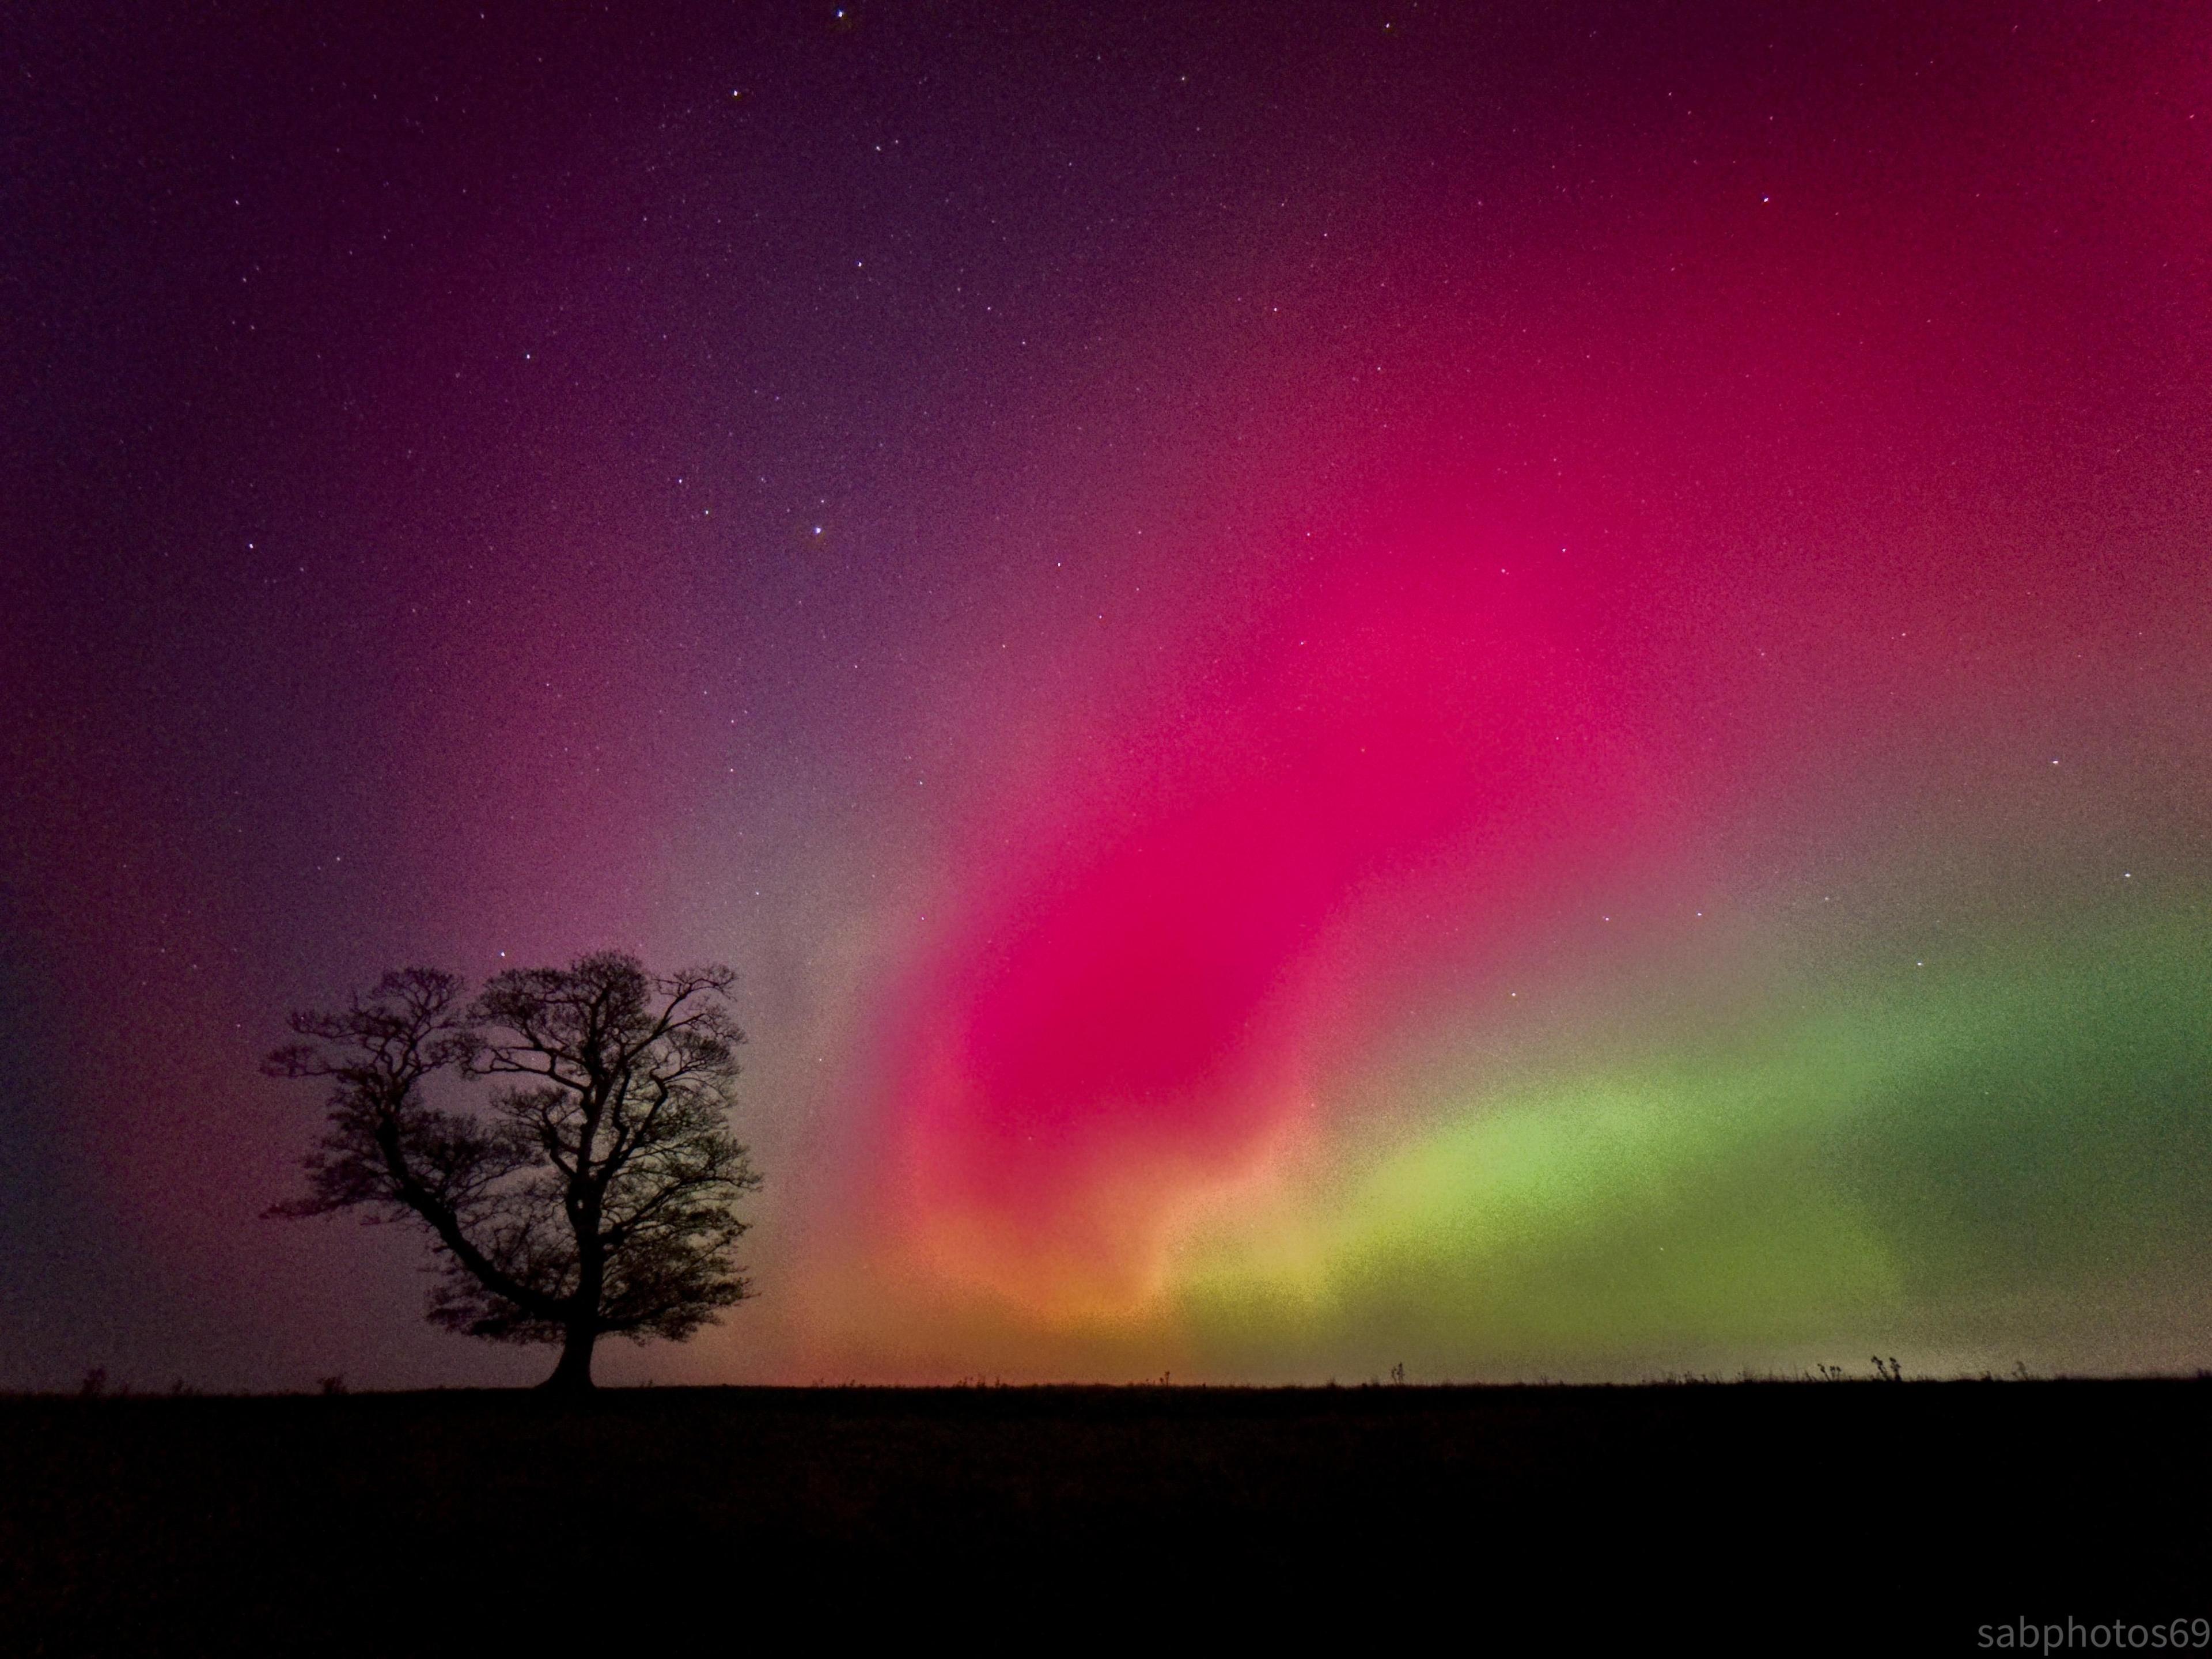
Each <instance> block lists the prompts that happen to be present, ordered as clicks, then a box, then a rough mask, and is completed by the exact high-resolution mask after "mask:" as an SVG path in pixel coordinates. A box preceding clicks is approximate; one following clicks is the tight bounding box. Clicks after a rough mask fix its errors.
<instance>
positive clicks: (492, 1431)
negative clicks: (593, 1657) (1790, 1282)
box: [0, 1381, 2212, 1653]
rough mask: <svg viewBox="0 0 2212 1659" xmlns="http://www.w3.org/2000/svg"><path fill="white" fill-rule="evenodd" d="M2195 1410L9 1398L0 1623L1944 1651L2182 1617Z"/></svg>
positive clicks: (332, 1639) (1536, 1395) (55, 1633)
mask: <svg viewBox="0 0 2212 1659" xmlns="http://www.w3.org/2000/svg"><path fill="white" fill-rule="evenodd" d="M2208 1415H2212V1385H2209V1384H2206V1383H2193V1382H2148V1381H2146V1382H2057V1383H1902V1384H1886V1383H1838V1384H1821V1383H1808V1384H1787V1383H1784V1384H1760V1383H1749V1384H1726V1385H1702V1384H1700V1385H1684V1386H1671V1385H1670V1386H1656V1387H1645V1388H1635V1389H1584V1388H1486V1389H1425V1388H1366V1389H1297V1390H1247V1389H1072V1388H1071V1389H1062V1388H1054V1389H904V1390H895V1389H703V1390H699V1389H648V1390H629V1391H622V1392H608V1393H605V1394H602V1395H598V1396H596V1397H593V1398H591V1399H589V1400H587V1401H583V1402H581V1403H576V1404H555V1403H552V1402H549V1401H546V1400H544V1399H543V1398H540V1397H538V1396H535V1395H526V1394H494V1393H449V1394H416V1395H355V1396H339V1397H331V1398H322V1397H284V1398H258V1399H196V1398H183V1399H158V1398H126V1399H113V1398H111V1399H99V1400H82V1401H80V1400H64V1399H51V1398H42V1399H14V1400H6V1401H0V1559H4V1562H5V1565H6V1571H7V1577H6V1580H5V1588H4V1597H5V1600H4V1604H0V1647H4V1648H5V1649H6V1650H8V1651H10V1652H27V1653H38V1652H82V1651H98V1652H113V1653H159V1652H173V1651H174V1652H199V1651H242V1652H295V1651H299V1652H332V1651H337V1652H382V1651H391V1652H415V1651H423V1650H432V1649H438V1648H444V1647H462V1646H466V1647H471V1648H477V1647H478V1646H480V1645H481V1644H484V1643H485V1642H487V1641H489V1647H490V1650H494V1651H497V1650H501V1649H502V1648H503V1647H505V1646H507V1645H508V1644H509V1643H510V1642H512V1641H517V1640H520V1639H522V1638H526V1637H528V1636H530V1635H532V1633H535V1632H546V1631H551V1632H556V1633H558V1634H560V1635H563V1636H568V1637H575V1638H580V1637H583V1636H586V1635H596V1634H601V1633H606V1634H611V1635H612V1636H613V1637H614V1638H617V1639H616V1640H615V1641H614V1643H613V1645H614V1646H616V1647H618V1648H619V1647H635V1646H637V1645H643V1646H645V1647H647V1648H659V1647H662V1646H664V1645H671V1646H672V1645H673V1644H671V1637H672V1635H673V1634H674V1632H679V1631H683V1630H688V1629H693V1628H697V1627H700V1626H706V1627H708V1628H710V1629H711V1628H713V1627H714V1626H716V1625H717V1624H718V1623H722V1622H723V1621H726V1625H725V1626H724V1628H723V1629H722V1632H721V1634H720V1636H719V1637H717V1638H714V1639H710V1640H709V1641H708V1642H706V1643H704V1644H701V1647H700V1649H699V1650H701V1651H709V1650H711V1651H717V1652H719V1651H723V1650H731V1651H734V1650H738V1649H748V1648H753V1647H757V1646H759V1645H761V1644H763V1641H764V1640H766V1639H767V1638H769V1632H772V1631H776V1630H781V1629H783V1628H785V1627H786V1626H787V1624H789V1623H791V1622H792V1621H796V1622H797V1623H798V1624H799V1626H802V1627H805V1628H809V1629H812V1630H814V1631H815V1632H817V1633H818V1634H820V1635H822V1636H823V1638H824V1639H827V1638H829V1637H830V1636H831V1635H833V1634H835V1633H836V1632H850V1631H852V1630H854V1629H855V1628H856V1627H862V1626H865V1627H869V1628H874V1629H879V1630H880V1629H885V1628H889V1629H891V1630H894V1631H903V1632H906V1633H907V1635H908V1636H909V1637H911V1638H916V1639H920V1638H924V1637H937V1638H943V1637H951V1638H956V1639H957V1638H960V1637H962V1636H975V1637H977V1638H988V1637H990V1636H991V1635H992V1633H993V1632H994V1631H996V1632H998V1633H999V1635H1000V1636H1001V1637H1004V1638H1012V1639H1016V1640H1019V1641H1022V1642H1023V1643H1024V1644H1025V1645H1042V1646H1047V1647H1053V1646H1058V1645H1060V1644H1062V1643H1063V1642H1065V1641H1072V1640H1075V1639H1077V1638H1079V1637H1081V1636H1085V1635H1091V1636H1103V1634H1105V1633H1106V1632H1108V1631H1109V1630H1110V1629H1111V1628H1112V1627H1114V1626H1117V1625H1120V1626H1129V1627H1131V1628H1133V1629H1135V1630H1138V1631H1139V1632H1141V1631H1142V1630H1143V1629H1144V1628H1145V1627H1146V1626H1147V1625H1148V1624H1149V1623H1152V1622H1153V1615H1154V1614H1156V1613H1157V1614H1159V1615H1160V1616H1161V1617H1162V1618H1166V1619H1168V1620H1170V1622H1169V1623H1168V1624H1167V1625H1165V1626H1159V1627H1158V1628H1159V1629H1160V1630H1161V1631H1172V1632H1186V1633H1187V1632H1189V1631H1190V1630H1191V1629H1193V1628H1194V1626H1192V1624H1191V1622H1190V1620H1191V1615H1190V1614H1189V1613H1188V1611H1183V1610H1180V1609H1187V1608H1188V1607H1189V1605H1190V1604H1191V1603H1192V1602H1194V1601H1195V1602H1196V1603H1198V1604H1199V1606H1200V1608H1201V1609H1203V1608H1206V1607H1211V1609H1212V1613H1213V1614H1214V1616H1215V1617H1216V1618H1218V1620H1221V1621H1223V1626H1224V1628H1225V1629H1226V1628H1232V1627H1236V1628H1246V1629H1249V1628H1251V1627H1252V1626H1254V1625H1255V1624H1273V1625H1280V1624H1282V1623H1284V1622H1285V1621H1286V1620H1287V1621H1291V1622H1297V1621H1301V1620H1308V1619H1311V1620H1332V1621H1340V1620H1350V1621H1352V1628H1353V1629H1355V1630H1359V1631H1364V1632H1365V1636H1366V1637H1367V1638H1369V1640H1367V1641H1363V1642H1362V1645H1363V1646H1364V1645H1369V1644H1386V1645H1403V1644H1407V1643H1412V1642H1415V1641H1419V1643H1420V1644H1421V1645H1429V1644H1430V1641H1429V1638H1425V1637H1422V1636H1419V1634H1417V1632H1419V1631H1421V1630H1424V1629H1426V1628H1428V1625H1427V1620H1426V1619H1425V1618H1424V1617H1423V1615H1441V1616H1442V1617H1443V1619H1444V1620H1447V1621H1448V1622H1447V1624H1446V1625H1445V1626H1444V1628H1445V1630H1446V1631H1447V1632H1450V1634H1449V1638H1448V1645H1449V1647H1450V1648H1451V1649H1452V1650H1455V1651H1464V1650H1470V1649H1475V1648H1483V1647H1488V1646H1490V1645H1492V1642H1491V1639H1490V1638H1495V1637H1500V1636H1504V1635H1507V1634H1511V1633H1515V1632H1526V1629H1527V1627H1528V1624H1529V1622H1530V1621H1534V1622H1535V1623H1536V1625H1537V1626H1539V1629H1540V1631H1544V1630H1547V1631H1550V1632H1553V1634H1554V1635H1556V1637H1557V1638H1558V1639H1559V1642H1560V1643H1561V1644H1566V1645H1572V1641H1571V1638H1572V1637H1573V1636H1574V1634H1575V1633H1576V1632H1591V1631H1595V1632H1608V1633H1612V1634H1615V1635H1622V1634H1626V1635H1632V1636H1635V1635H1640V1636H1644V1637H1648V1638H1650V1639H1651V1640H1652V1641H1653V1642H1655V1643H1662V1642H1663V1643H1664V1644H1666V1645H1670V1646H1671V1645H1674V1644H1677V1643H1682V1642H1686V1643H1687V1644H1689V1645H1690V1646H1691V1647H1692V1648H1693V1649H1695V1648H1699V1647H1702V1646H1705V1645H1706V1644H1708V1643H1709V1642H1710V1641H1711V1640H1714V1639H1717V1636H1718V1633H1719V1632H1724V1631H1726V1630H1728V1629H1729V1627H1731V1626H1742V1625H1744V1624H1746V1623H1749V1624H1751V1625H1753V1626H1757V1627H1759V1628H1761V1629H1763V1630H1765V1631H1766V1632H1767V1634H1768V1635H1769V1636H1770V1637H1771V1638H1773V1640H1774V1642H1775V1644H1776V1645H1778V1646H1781V1647H1785V1648H1789V1649H1794V1650H1806V1649H1812V1650H1826V1649H1833V1648H1852V1649H1857V1650H1862V1651H1869V1652H1883V1651H1908V1652H1909V1651H1918V1650H1942V1651H1949V1650H1966V1649H1971V1648H1974V1647H1975V1646H1976V1644H1977V1637H1976V1627H1977V1626H1979V1625H1982V1624H1984V1623H1993V1622H1995V1621H1998V1620H2016V1619H2017V1618H2019V1617H2020V1616H2021V1614H2023V1613H2026V1614H2028V1615H2031V1616H2034V1617H2039V1618H2049V1617H2056V1618H2058V1619H2062V1620H2063V1619H2064V1618H2067V1617H2073V1618H2075V1619H2078V1620H2082V1621H2084V1623H2085V1624H2086V1623H2087V1621H2089V1620H2093V1619H2110V1618H2112V1617H2115V1616H2119V1617H2124V1618H2126V1619H2130V1620H2138V1621H2149V1620H2172V1619H2174V1618H2177V1617H2180V1618H2185V1619H2193V1618H2197V1617H2198V1616H2200V1615H2203V1614H2205V1613H2208V1612H2212V1597H2208V1595H2207V1594H2206V1589H2207V1579H2208V1574H2207V1572H2206V1565H2207V1563H2208V1561H2212V1548H2208V1546H2212V1522H2208V1512H2207V1507H2206V1500H2207V1492H2208V1487H2207V1475H2208V1474H2212V1468H2208V1463H2209V1462H2212V1460H2208V1456H2207V1451H2208V1446H2209V1445H2212V1436H2208V1429H2212V1422H2209V1421H2208ZM1170 1609H1178V1610H1176V1611H1174V1612H1172V1613H1170ZM1203 1616H1204V1615H1203V1613H1201V1614H1200V1617H1203ZM1770 1621H1785V1622H1782V1623H1779V1624H1770ZM1139 1639H1142V1640H1144V1642H1145V1645H1146V1646H1150V1645H1152V1642H1151V1640H1150V1639H1149V1638H1141V1636H1140V1638H1139ZM775 1645H776V1646H779V1647H781V1646H782V1645H785V1644H783V1643H781V1642H780V1641H779V1642H776V1643H775Z"/></svg>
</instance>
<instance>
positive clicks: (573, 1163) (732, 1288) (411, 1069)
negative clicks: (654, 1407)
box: [264, 952, 760, 1390]
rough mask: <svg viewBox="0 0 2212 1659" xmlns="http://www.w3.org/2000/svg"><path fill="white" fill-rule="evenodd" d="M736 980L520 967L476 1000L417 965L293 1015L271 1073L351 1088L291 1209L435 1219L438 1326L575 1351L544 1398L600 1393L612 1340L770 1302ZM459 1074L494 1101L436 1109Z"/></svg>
mask: <svg viewBox="0 0 2212 1659" xmlns="http://www.w3.org/2000/svg"><path fill="white" fill-rule="evenodd" d="M734 977H735V975H732V973H731V971H730V970H729V969H727V968H723V967H707V968H695V969H685V970H684V971H683V972H681V973H677V974H671V975H665V976H662V975H653V974H648V973H647V971H646V969H645V968H644V966H643V964H641V963H639V962H638V961H637V960H636V958H635V957H629V956H623V955H620V954H617V953H613V952H608V953H604V954H601V955H598V956H589V957H583V958H582V959H580V961H578V962H576V963H574V965H572V966H570V967H568V968H537V969H514V970H512V971H509V972H507V973H503V974H501V975H498V976H497V977H496V978H495V979H493V980H492V981H490V982H489V983H488V984H487V985H485V987H483V991H482V992H481V993H480V994H478V995H477V998H476V999H475V1000H474V1001H472V1002H471V1001H465V1000H464V998H465V987H464V985H463V982H462V981H460V980H459V978H457V977H456V976H455V975H452V974H447V973H441V972H439V971H437V970H436V969H428V968H409V969H402V970H401V971H399V972H397V973H392V974H386V975H385V976H384V977H383V979H381V980H380V981H378V982H377V985H376V988H375V989H374V991H372V992H371V993H369V994H368V996H366V997H362V996H360V995H356V997H355V998H354V999H353V1000H352V1003H351V1004H350V1006H348V1007H346V1008H344V1009H343V1010H341V1011H338V1012H332V1013H301V1014H295V1015H293V1016H292V1018H291V1026H292V1030H294V1031H295V1032H297V1033H298V1034H299V1036H301V1038H302V1039H304V1040H303V1041H301V1042H295V1043H292V1044H290V1045H289V1046H288V1047H286V1048H280V1049H278V1050H277V1051H276V1053H274V1054H271V1055H270V1056H269V1058H268V1060H266V1061H265V1062H264V1070H265V1071H267V1072H269V1073H270V1074H271V1075H273V1076H277V1077H295V1078H296V1077H314V1078H328V1079H331V1085H332V1086H331V1097H330V1121H329V1128H328V1130H327V1132H326V1133H325V1134H324V1136H323V1139H322V1141H321V1143H320V1144H319V1146H317V1148H316V1150H315V1151H313V1152H311V1153H309V1154H308V1155H307V1159H306V1167H307V1188H308V1190H307V1196H306V1197H305V1198H302V1199H299V1200H295V1201H293V1202H291V1203H289V1204H282V1205H279V1206H276V1208H275V1209H273V1210H272V1211H270V1213H271V1214H272V1215H283V1216H311V1215H325V1214H329V1213H331V1212H334V1211H337V1210H345V1209H351V1208H353V1207H355V1206H368V1208H370V1209H371V1210H373V1211H375V1212H379V1214H378V1215H377V1216H375V1217H374V1218H375V1219H392V1220H412V1221H415V1222H416V1223H419V1224H420V1225H422V1227H424V1228H425V1229H427V1230H428V1232H429V1233H430V1235H431V1237H432V1239H433V1241H434V1245H433V1248H434V1249H435V1250H436V1252H437V1254H438V1256H439V1258H440V1261H441V1266H442V1267H443V1269H444V1272H443V1274H442V1277H441V1281H440V1283H439V1285H438V1286H437V1288H436V1289H435V1290H434V1291H433V1292H432V1293H431V1297H430V1307H429V1317H430V1318H431V1320H432V1321H433V1322H435V1323H437V1324H440V1325H443V1326H444V1327H446V1328H447V1329H449V1330H453V1331H459V1332H462V1333H464V1334H467V1335H470V1336H482V1337H489V1338H490V1339H491V1340H494V1341H497V1342H547V1343H552V1342H557V1343H559V1344H560V1345H561V1359H560V1363H559V1364H557V1365H556V1366H555V1368H554V1370H553V1374H552V1376H550V1377H548V1378H547V1379H546V1381H545V1383H544V1386H545V1387H546V1388H548V1389H556V1390H574V1389H588V1388H590V1387H591V1386H592V1347H593V1346H594V1345H595V1344H596V1343H597V1342H598V1341H599V1338H600V1337H602V1336H605V1335H607V1334H619V1335H622V1336H626V1337H629V1338H630V1339H631V1340H634V1341H640V1342H642V1341H645V1340H648V1339H650V1338H653V1337H663V1338H666V1339H669V1340H675V1341H680V1340H683V1339H684V1338H685V1337H688V1336H690V1335H691V1334H693V1333H694V1332H696V1330H698V1328H700V1327H701V1326H702V1325H704V1324H707V1323H708V1322H710V1321H712V1320H713V1319H714V1317H715V1316H716V1315H717V1314H719V1313H720V1311H721V1310H723V1309H725V1308H728V1307H731V1306H732V1305H734V1304H737V1303H738V1302H740V1301H743V1300H744V1298H745V1297H746V1296H747V1295H748V1294H749V1293H750V1292H749V1289H748V1286H747V1284H746V1281H745V1278H744V1273H743V1272H742V1270H740V1269H739V1268H738V1267H734V1266H732V1264H731V1261H730V1253H731V1251H732V1249H733V1247H734V1246H735V1245H736V1243H737V1242H738V1238H739V1237H742V1236H743V1234H744V1231H745V1230H746V1225H747V1224H746V1223H744V1222H743V1221H740V1220H738V1218H737V1216H736V1214H735V1213H734V1209H733V1206H734V1205H735V1203H736V1201H737V1200H738V1198H740V1197H741V1196H742V1195H743V1194H745V1193H747V1192H749V1191H750V1190H751V1189H752V1188H755V1187H757V1186H758V1185H759V1184H760V1177H759V1176H757V1174H755V1173H754V1171H753V1168H752V1165H751V1164H750V1162H748V1161H747V1158H746V1153H745V1149H744V1147H743V1146H740V1145H739V1144H738V1141H737V1140H736V1139H735V1138H734V1137H733V1136H732V1134H731V1133H730V1131H729V1127H728V1123H727V1115H728V1113H729V1109H730V1108H731V1106H732V1103H733V1093H734V1091H733V1085H734V1083H735V1080H736V1078H737V1075H738V1063H737V1057H736V1054H735V1052H734V1051H735V1050H736V1048H737V1046H738V1044H739V1043H741V1042H744V1034H743V1033H742V1032H740V1031H739V1030H738V1028H737V1026H736V1025H735V1024H733V1023H732V1020H731V1018H730V1015H729V1012H728V1007H727V1004H726V1000H725V997H726V993H727V991H728V989H729V987H730V984H731V982H732V980H733V979H734ZM441 1073H442V1074H447V1075H450V1076H451V1077H452V1078H453V1079H456V1080H458V1081H483V1080H487V1079H491V1080H495V1084H494V1087H493V1090H492V1091H491V1098H490V1101H489V1106H490V1110H489V1112H488V1113H486V1112H480V1111H473V1110H453V1109H448V1108H447V1107H444V1106H440V1105H436V1104H434V1103H432V1102H431V1101H430V1100H429V1099H428V1097H426V1085H429V1084H430V1083H431V1082H432V1080H433V1079H435V1078H437V1077H438V1076H440V1075H441ZM510 1079H511V1081H510Z"/></svg>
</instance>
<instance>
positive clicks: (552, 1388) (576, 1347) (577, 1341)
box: [538, 1325, 599, 1394]
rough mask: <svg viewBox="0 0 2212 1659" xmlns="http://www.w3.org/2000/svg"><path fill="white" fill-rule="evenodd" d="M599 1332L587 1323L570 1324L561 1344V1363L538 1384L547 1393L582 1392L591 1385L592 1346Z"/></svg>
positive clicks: (596, 1340)
mask: <svg viewBox="0 0 2212 1659" xmlns="http://www.w3.org/2000/svg"><path fill="white" fill-rule="evenodd" d="M598 1341H599V1332H598V1331H597V1330H596V1329H594V1328H592V1327H591V1326H589V1325H571V1326H569V1327H568V1338H567V1340H564V1341H563V1342H562V1344H561V1363H560V1364H557V1365H556V1366H555V1367H554V1368H553V1375H552V1376H549V1377H547V1378H546V1379H545V1380H544V1382H543V1383H539V1384H538V1387H539V1388H541V1389H544V1390H545V1391H546V1392H547V1393H548V1394H583V1393H585V1392H586V1391H587V1390H589V1389H590V1388H591V1387H592V1345H593V1344H595V1343H596V1342H598Z"/></svg>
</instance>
